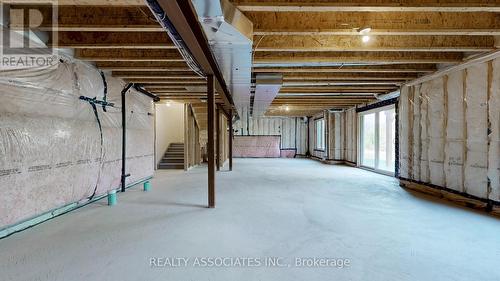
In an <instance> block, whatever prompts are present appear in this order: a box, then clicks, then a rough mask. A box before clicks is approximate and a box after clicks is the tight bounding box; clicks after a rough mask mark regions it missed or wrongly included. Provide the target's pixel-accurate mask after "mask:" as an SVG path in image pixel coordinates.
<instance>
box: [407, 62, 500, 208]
mask: <svg viewBox="0 0 500 281" xmlns="http://www.w3.org/2000/svg"><path fill="white" fill-rule="evenodd" d="M399 112H400V114H399V118H400V123H399V126H400V127H399V130H400V136H399V137H400V138H399V140H400V172H401V177H403V178H406V179H411V180H416V181H419V182H423V183H429V184H432V185H436V186H440V187H446V188H449V189H453V190H455V191H459V192H463V193H467V194H470V195H473V196H476V197H479V198H483V199H491V200H494V201H500V148H499V144H500V140H499V139H500V138H499V132H500V113H499V112H500V59H495V60H492V61H489V62H485V63H478V64H475V65H472V66H469V67H467V68H466V69H464V70H459V71H455V72H452V73H449V74H447V75H443V76H441V77H437V78H435V79H433V80H430V81H427V82H423V83H421V84H418V85H415V86H408V87H406V86H405V87H403V88H402V89H401V97H400V103H399Z"/></svg>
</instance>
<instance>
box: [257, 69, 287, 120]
mask: <svg viewBox="0 0 500 281" xmlns="http://www.w3.org/2000/svg"><path fill="white" fill-rule="evenodd" d="M282 85H283V75H282V74H281V73H262V74H260V73H259V74H257V75H256V76H255V96H254V99H253V104H252V116H253V117H259V116H263V115H264V113H266V111H267V109H268V108H269V106H270V105H271V103H272V102H273V100H274V98H275V97H276V96H277V95H278V93H279V91H280V89H281V86H282Z"/></svg>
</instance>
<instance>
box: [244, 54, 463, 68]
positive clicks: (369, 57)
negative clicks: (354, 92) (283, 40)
mask: <svg viewBox="0 0 500 281" xmlns="http://www.w3.org/2000/svg"><path fill="white" fill-rule="evenodd" d="M462 59H463V54H461V53H457V52H448V53H438V52H256V53H255V55H254V64H257V66H259V64H273V63H283V64H285V63H306V64H307V63H418V64H421V63H432V64H436V63H459V62H461V61H462Z"/></svg>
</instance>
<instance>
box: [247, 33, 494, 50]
mask: <svg viewBox="0 0 500 281" xmlns="http://www.w3.org/2000/svg"><path fill="white" fill-rule="evenodd" d="M255 42H256V44H257V43H258V46H256V48H255V50H256V51H257V52H259V51H265V52H325V51H331V52H335V51H349V52H350V51H353V52H361V51H364V52H394V51H398V52H399V51H401V52H487V51H490V50H492V49H494V48H495V40H494V38H493V37H492V36H370V41H368V42H366V43H365V42H363V41H362V37H361V36H331V35H302V36H285V35H272V36H260V37H259V36H257V37H256V38H255Z"/></svg>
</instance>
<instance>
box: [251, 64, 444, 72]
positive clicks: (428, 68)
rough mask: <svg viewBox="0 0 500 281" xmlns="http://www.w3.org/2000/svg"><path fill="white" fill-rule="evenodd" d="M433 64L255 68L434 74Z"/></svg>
mask: <svg viewBox="0 0 500 281" xmlns="http://www.w3.org/2000/svg"><path fill="white" fill-rule="evenodd" d="M434 71H436V67H435V66H433V65H431V64H390V65H367V66H364V65H361V66H357V65H354V66H350V65H339V66H329V67H254V69H253V72H255V73H274V72H278V73H343V72H350V73H356V72H359V73H432V72H434Z"/></svg>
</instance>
